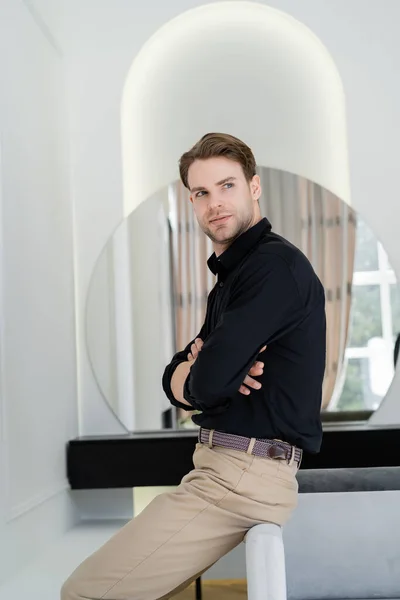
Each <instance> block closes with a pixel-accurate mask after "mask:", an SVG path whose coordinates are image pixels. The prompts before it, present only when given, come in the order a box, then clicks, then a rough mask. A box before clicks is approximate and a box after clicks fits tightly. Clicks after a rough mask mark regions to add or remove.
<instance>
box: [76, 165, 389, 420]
mask: <svg viewBox="0 0 400 600" xmlns="http://www.w3.org/2000/svg"><path fill="white" fill-rule="evenodd" d="M258 173H259V175H260V178H261V184H262V190H263V193H262V197H261V198H260V207H261V212H262V214H263V215H265V216H266V217H267V218H268V219H269V221H270V222H271V224H272V228H273V230H274V231H275V232H276V233H279V234H280V235H282V236H284V237H285V238H287V239H288V240H290V241H291V242H292V243H293V244H295V245H296V246H297V247H298V248H300V249H301V250H302V251H303V252H304V254H306V255H307V257H308V258H309V260H310V261H311V263H312V265H313V267H314V269H315V271H316V273H317V274H318V276H319V278H320V279H321V281H322V283H323V285H324V287H325V293H326V315H327V362H326V372H325V379H324V387H323V402H322V410H323V411H326V412H329V413H330V414H331V413H333V412H337V411H365V410H366V411H371V410H375V409H376V408H377V407H378V406H379V404H380V402H381V401H382V399H383V397H384V396H385V394H386V393H387V391H388V388H389V386H390V384H391V382H392V379H393V375H394V359H393V353H394V346H395V341H396V337H397V336H398V334H399V333H400V293H399V287H398V285H397V282H396V277H395V274H394V272H393V269H392V268H391V265H390V263H389V260H388V257H387V255H386V252H385V250H384V248H383V247H382V245H381V244H380V242H379V241H378V240H377V239H376V237H375V236H374V234H373V232H372V231H371V229H370V228H369V227H368V225H367V224H366V223H365V222H364V221H363V220H362V218H361V217H360V216H359V215H357V214H356V213H355V211H354V210H353V209H352V208H350V207H349V206H348V205H347V204H346V203H344V202H342V201H341V200H340V199H339V198H337V197H336V196H334V195H333V194H331V193H330V192H328V191H326V190H324V189H323V188H321V187H320V186H318V185H316V184H314V183H312V182H310V181H307V180H305V179H304V178H301V177H298V176H296V175H292V174H290V173H286V172H282V171H278V170H274V169H270V168H266V167H259V168H258ZM212 251H213V250H212V245H211V242H210V240H208V238H207V237H206V236H205V235H204V234H203V232H202V231H201V230H200V228H199V226H198V224H197V221H196V219H195V217H194V214H193V211H192V206H191V203H190V201H189V194H188V191H187V190H186V189H185V188H184V187H183V185H182V184H181V183H180V182H174V183H171V185H169V186H168V187H166V188H165V189H162V190H160V191H159V192H157V193H156V194H154V195H153V196H152V197H151V198H149V199H147V200H146V201H145V202H143V203H142V204H140V205H139V207H138V208H137V209H136V210H134V211H133V212H132V213H131V214H130V215H129V216H128V217H127V218H126V219H125V220H124V221H123V222H122V223H121V224H120V226H119V227H118V228H117V229H116V231H115V232H114V234H113V235H112V236H111V238H110V239H109V241H108V243H107V244H106V246H105V248H104V249H103V251H102V253H101V255H100V257H99V259H98V261H97V263H96V266H95V269H94V272H93V275H92V279H91V283H90V286H89V291H88V297H87V306H86V339H87V348H88V354H89V358H90V362H91V365H92V369H93V373H94V376H95V378H96V381H97V383H98V386H99V388H100V390H101V392H102V394H103V396H104V398H105V400H106V401H107V403H108V404H109V406H110V407H111V409H112V410H113V412H114V413H115V415H116V416H117V417H118V419H119V420H120V421H121V423H122V424H123V425H124V426H125V427H126V429H127V430H128V431H143V430H147V431H148V430H158V429H161V428H165V427H172V428H181V427H195V425H194V424H193V423H192V421H191V419H190V413H187V412H185V411H179V410H177V409H175V408H174V407H171V405H170V404H169V401H168V400H167V398H166V397H165V394H164V392H163V390H162V386H161V379H162V374H163V372H164V368H165V366H166V364H168V363H169V362H170V360H171V358H172V356H173V354H174V353H175V352H176V351H178V350H181V349H183V348H184V347H185V346H186V344H187V343H188V342H189V341H190V340H191V339H193V337H194V336H195V335H196V334H197V332H198V331H199V330H200V328H201V325H202V321H203V318H204V314H205V308H206V300H207V295H208V293H209V292H210V291H211V289H212V287H213V285H214V283H215V281H214V276H213V275H212V274H211V272H210V271H209V270H208V268H207V264H206V262H207V258H208V257H209V256H210V254H212Z"/></svg>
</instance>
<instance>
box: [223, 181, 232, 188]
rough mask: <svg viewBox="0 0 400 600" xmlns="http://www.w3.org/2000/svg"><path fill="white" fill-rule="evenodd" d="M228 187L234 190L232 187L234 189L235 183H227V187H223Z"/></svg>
mask: <svg viewBox="0 0 400 600" xmlns="http://www.w3.org/2000/svg"><path fill="white" fill-rule="evenodd" d="M227 185H228V186H229V187H228V189H229V188H232V187H233V186H234V185H235V184H234V183H229V182H228V183H225V185H224V186H223V187H226V186H227Z"/></svg>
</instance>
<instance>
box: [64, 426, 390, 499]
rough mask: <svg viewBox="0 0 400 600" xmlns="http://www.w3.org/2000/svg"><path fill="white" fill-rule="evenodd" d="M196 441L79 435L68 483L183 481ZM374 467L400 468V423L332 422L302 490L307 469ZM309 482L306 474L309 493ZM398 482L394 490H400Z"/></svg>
mask: <svg viewBox="0 0 400 600" xmlns="http://www.w3.org/2000/svg"><path fill="white" fill-rule="evenodd" d="M196 441H197V431H195V430H184V429H182V430H162V431H148V432H140V433H131V434H126V435H114V436H96V437H79V438H76V439H73V440H71V441H70V442H69V443H68V445H67V477H68V481H69V483H70V486H71V489H74V490H78V489H101V488H125V487H130V488H131V487H139V486H164V485H177V484H178V483H179V482H180V480H181V479H182V477H183V476H184V475H185V474H186V473H187V472H188V471H190V469H192V468H193V463H192V454H193V450H194V446H195V444H196ZM370 467H400V426H392V427H389V426H386V427H371V426H368V425H366V424H360V425H357V424H345V425H329V426H327V427H326V428H325V430H324V438H323V443H322V448H321V452H320V453H319V454H317V455H310V454H305V455H304V458H303V462H302V465H301V470H300V473H299V481H300V491H302V489H301V488H302V479H303V478H302V477H301V475H302V473H301V471H302V470H303V469H304V470H311V469H322V470H324V473H325V474H326V472H327V470H329V469H363V468H370ZM389 471H390V470H389ZM397 471H398V470H397V469H396V473H397ZM390 472H391V473H394V471H393V470H392V471H390ZM399 472H400V471H399ZM360 475H361V471H360ZM325 479H326V476H325ZM307 482H308V480H307V478H304V484H305V486H306V487H305V490H304V491H307V489H308V488H309V484H308V483H307ZM329 485H331V484H329ZM329 485H328V487H329ZM360 485H361V488H362V485H363V484H360ZM391 485H392V486H393V485H394V484H393V482H392V484H391ZM396 485H397V484H396ZM396 485H395V487H392V488H391V489H399V488H398V487H396ZM362 489H363V488H362ZM316 491H317V490H316ZM321 491H322V490H321ZM352 491H357V486H356V487H355V488H354V490H352Z"/></svg>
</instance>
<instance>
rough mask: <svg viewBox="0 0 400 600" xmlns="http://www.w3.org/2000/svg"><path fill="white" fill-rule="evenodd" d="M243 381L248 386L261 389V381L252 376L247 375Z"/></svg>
mask: <svg viewBox="0 0 400 600" xmlns="http://www.w3.org/2000/svg"><path fill="white" fill-rule="evenodd" d="M243 383H244V384H245V385H247V387H249V388H253V389H254V390H259V389H261V383H260V382H259V381H256V380H255V379H253V378H252V377H249V375H246V377H245V378H244V381H243Z"/></svg>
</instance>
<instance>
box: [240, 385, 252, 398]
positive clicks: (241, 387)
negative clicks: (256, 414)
mask: <svg viewBox="0 0 400 600" xmlns="http://www.w3.org/2000/svg"><path fill="white" fill-rule="evenodd" d="M239 392H240V393H241V394H244V395H245V396H248V395H249V394H250V390H249V388H247V387H246V386H244V385H241V386H240V388H239Z"/></svg>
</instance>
